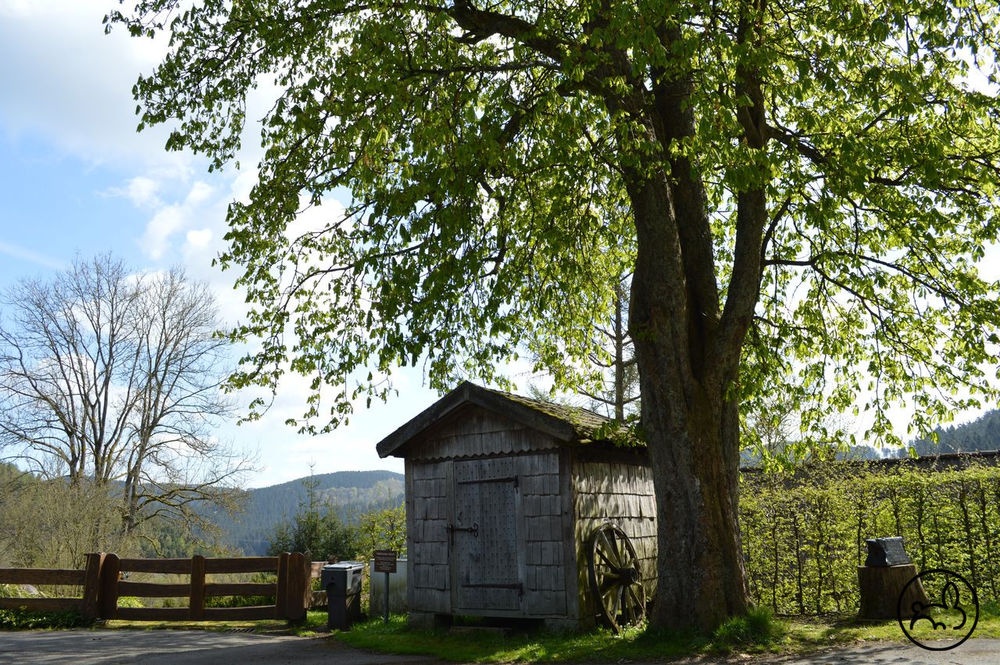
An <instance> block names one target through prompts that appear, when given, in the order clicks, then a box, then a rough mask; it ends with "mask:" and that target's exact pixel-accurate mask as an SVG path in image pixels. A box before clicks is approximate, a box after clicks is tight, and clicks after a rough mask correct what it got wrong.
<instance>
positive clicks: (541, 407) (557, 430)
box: [376, 381, 611, 457]
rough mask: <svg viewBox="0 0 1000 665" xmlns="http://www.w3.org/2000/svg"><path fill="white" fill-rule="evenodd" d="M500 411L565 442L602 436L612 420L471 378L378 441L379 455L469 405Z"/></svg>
mask: <svg viewBox="0 0 1000 665" xmlns="http://www.w3.org/2000/svg"><path fill="white" fill-rule="evenodd" d="M470 404H471V405H475V406H479V407H481V408H484V409H488V410H490V411H494V412H496V413H501V414H503V415H505V416H507V417H509V418H511V419H513V420H515V421H518V422H521V423H523V424H525V425H527V426H530V427H533V428H534V429H537V430H539V431H542V432H545V433H546V434H549V435H550V436H553V437H554V438H555V439H557V440H559V441H562V442H566V443H569V442H581V443H582V442H587V441H594V440H599V439H603V438H606V437H601V436H600V433H601V431H602V428H603V427H605V426H606V425H608V424H609V423H610V422H611V420H610V419H609V418H606V417H604V416H602V415H601V414H599V413H594V412H593V411H590V410H588V409H584V408H581V407H575V406H567V405H564V404H555V403H553V402H546V401H544V400H538V399H532V398H530V397H523V396H521V395H515V394H513V393H507V392H503V391H500V390H493V389H490V388H483V387H482V386H477V385H475V384H473V383H469V382H468V381H465V382H463V383H462V384H461V385H459V386H458V387H457V388H455V389H454V390H452V391H451V392H450V393H448V394H447V395H445V396H444V397H442V398H441V399H440V400H438V401H437V402H435V403H434V404H432V405H431V406H430V407H428V408H427V409H425V410H424V411H422V412H421V413H420V414H419V415H417V416H416V417H415V418H413V419H412V420H410V421H409V422H407V423H406V424H404V425H403V426H402V427H400V428H399V429H397V430H396V431H395V432H393V433H392V434H390V435H389V436H387V437H385V438H384V439H382V440H381V441H380V442H379V443H378V444H377V445H376V450H377V451H378V454H379V457H388V456H389V455H398V454H399V453H400V452H401V451H400V448H402V447H403V446H404V445H405V444H406V443H407V442H408V441H410V440H411V439H413V438H414V437H416V436H418V435H419V434H420V433H422V432H424V431H426V430H427V429H428V428H430V427H432V426H434V425H435V424H436V423H438V422H440V421H441V420H442V419H443V418H446V417H448V416H449V415H451V414H452V413H454V412H455V411H456V410H458V409H460V408H463V407H466V406H468V405H470Z"/></svg>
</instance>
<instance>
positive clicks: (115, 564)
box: [97, 553, 121, 620]
mask: <svg viewBox="0 0 1000 665" xmlns="http://www.w3.org/2000/svg"><path fill="white" fill-rule="evenodd" d="M120 574H121V559H119V558H118V555H117V554H114V553H111V554H105V555H104V561H103V563H102V564H101V567H100V575H99V577H100V583H99V585H98V586H99V587H100V589H99V591H98V594H97V607H98V615H99V616H100V618H102V619H105V620H107V619H114V618H115V615H116V614H117V613H118V576H119V575H120Z"/></svg>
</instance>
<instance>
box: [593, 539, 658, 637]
mask: <svg viewBox="0 0 1000 665" xmlns="http://www.w3.org/2000/svg"><path fill="white" fill-rule="evenodd" d="M587 557H588V563H589V567H590V590H591V592H592V593H593V594H594V599H595V601H596V602H597V606H598V608H599V610H600V615H601V617H603V619H604V621H605V622H606V623H607V624H608V625H609V626H610V627H611V630H612V632H614V633H615V634H618V631H619V629H620V627H621V626H626V625H630V624H635V623H639V622H640V621H642V619H643V617H645V616H646V590H645V589H644V588H643V585H642V573H641V572H640V570H639V558H638V557H637V556H636V554H635V548H634V547H632V541H631V540H629V537H628V536H627V535H625V532H624V531H622V530H621V529H620V528H618V527H617V526H615V525H614V524H604V525H602V526H600V527H599V528H598V529H597V530H596V531H594V533H593V535H592V536H591V537H590V547H589V548H588V551H587Z"/></svg>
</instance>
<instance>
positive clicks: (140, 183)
mask: <svg viewBox="0 0 1000 665" xmlns="http://www.w3.org/2000/svg"><path fill="white" fill-rule="evenodd" d="M159 190H160V184H159V182H158V181H156V180H154V179H153V178H149V177H146V176H136V177H134V178H132V179H131V180H129V181H128V184H126V185H125V186H124V187H113V188H111V189H110V190H108V192H107V195H108V196H120V197H124V198H126V199H128V200H129V201H131V202H132V205H134V206H135V207H137V208H155V207H158V206H160V205H161V204H162V201H161V200H160V197H159Z"/></svg>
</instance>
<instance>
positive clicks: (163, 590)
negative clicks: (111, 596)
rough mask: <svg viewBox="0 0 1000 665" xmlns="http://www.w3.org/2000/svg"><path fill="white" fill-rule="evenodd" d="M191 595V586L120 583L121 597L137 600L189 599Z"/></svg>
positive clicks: (123, 581) (125, 581)
mask: <svg viewBox="0 0 1000 665" xmlns="http://www.w3.org/2000/svg"><path fill="white" fill-rule="evenodd" d="M190 594H191V585H190V584H163V583H156V582H129V581H128V580H121V581H120V582H118V595H119V596H135V597H137V598H187V597H188V596H189V595H190Z"/></svg>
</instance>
